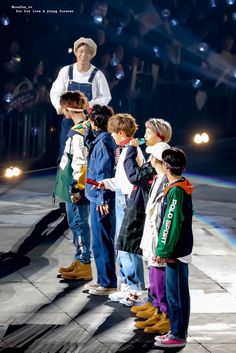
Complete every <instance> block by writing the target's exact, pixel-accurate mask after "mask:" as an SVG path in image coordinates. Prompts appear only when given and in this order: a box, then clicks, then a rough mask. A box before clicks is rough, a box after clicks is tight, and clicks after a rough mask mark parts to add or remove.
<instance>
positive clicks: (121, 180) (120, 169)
mask: <svg viewBox="0 0 236 353" xmlns="http://www.w3.org/2000/svg"><path fill="white" fill-rule="evenodd" d="M127 149H128V147H124V148H123V150H122V152H121V154H120V157H119V160H118V163H117V166H116V173H115V177H114V178H111V179H104V180H103V183H104V186H105V188H106V189H109V190H111V191H115V190H116V188H118V189H120V190H121V192H122V194H124V195H128V196H130V194H131V192H132V190H133V185H132V184H131V183H130V181H129V179H128V178H127V175H126V173H125V168H124V160H125V157H126V153H127ZM137 149H138V154H137V158H136V161H137V163H138V165H139V167H140V166H141V165H142V164H143V163H144V157H143V153H142V151H141V149H140V147H137Z"/></svg>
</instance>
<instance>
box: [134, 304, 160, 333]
mask: <svg viewBox="0 0 236 353" xmlns="http://www.w3.org/2000/svg"><path fill="white" fill-rule="evenodd" d="M160 319H161V314H159V312H158V309H155V312H154V314H153V315H152V317H150V318H149V319H147V320H145V321H136V322H135V324H134V326H135V327H137V328H143V329H145V327H148V326H153V325H155V324H156V323H157V322H159V321H160Z"/></svg>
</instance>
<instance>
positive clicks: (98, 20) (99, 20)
mask: <svg viewBox="0 0 236 353" xmlns="http://www.w3.org/2000/svg"><path fill="white" fill-rule="evenodd" d="M93 21H94V23H95V24H96V25H99V24H101V23H102V21H103V17H102V16H101V15H95V16H93Z"/></svg>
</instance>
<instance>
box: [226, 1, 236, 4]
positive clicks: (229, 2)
mask: <svg viewBox="0 0 236 353" xmlns="http://www.w3.org/2000/svg"><path fill="white" fill-rule="evenodd" d="M226 3H227V5H234V3H235V0H226Z"/></svg>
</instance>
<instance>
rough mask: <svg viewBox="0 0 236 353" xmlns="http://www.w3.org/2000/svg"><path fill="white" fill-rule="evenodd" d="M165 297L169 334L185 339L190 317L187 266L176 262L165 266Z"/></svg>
mask: <svg viewBox="0 0 236 353" xmlns="http://www.w3.org/2000/svg"><path fill="white" fill-rule="evenodd" d="M166 295H167V301H168V313H169V317H170V333H171V334H172V335H174V336H175V337H178V338H183V339H185V338H186V337H187V333H188V325H189V316H190V294H189V286H188V264H186V263H183V262H181V261H178V260H177V262H176V263H174V264H171V263H169V264H167V266H166Z"/></svg>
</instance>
